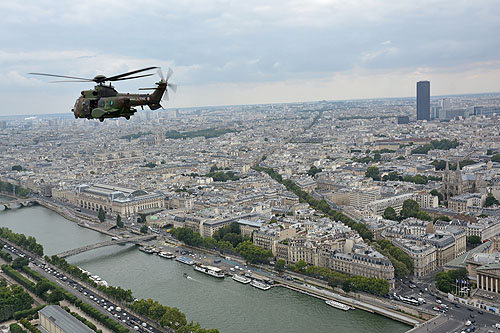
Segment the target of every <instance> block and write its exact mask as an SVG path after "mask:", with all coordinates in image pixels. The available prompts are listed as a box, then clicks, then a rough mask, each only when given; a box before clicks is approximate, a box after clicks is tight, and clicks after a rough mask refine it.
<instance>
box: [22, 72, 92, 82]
mask: <svg viewBox="0 0 500 333" xmlns="http://www.w3.org/2000/svg"><path fill="white" fill-rule="evenodd" d="M28 74H31V75H40V76H52V77H62V78H66V79H76V80H85V81H86V82H88V81H90V82H92V81H93V80H92V79H87V78H85V77H76V76H66V75H56V74H45V73H28Z"/></svg>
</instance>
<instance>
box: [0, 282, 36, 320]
mask: <svg viewBox="0 0 500 333" xmlns="http://www.w3.org/2000/svg"><path fill="white" fill-rule="evenodd" d="M31 304H33V298H31V296H30V295H29V294H28V293H27V292H26V291H24V288H23V287H21V286H19V285H17V284H12V285H10V286H7V282H6V281H5V280H4V279H1V280H0V321H5V320H7V319H9V318H12V317H13V315H14V312H17V311H22V310H27V309H31Z"/></svg>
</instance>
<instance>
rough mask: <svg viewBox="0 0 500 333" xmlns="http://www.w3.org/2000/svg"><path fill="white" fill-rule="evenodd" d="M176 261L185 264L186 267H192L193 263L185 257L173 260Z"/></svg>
mask: <svg viewBox="0 0 500 333" xmlns="http://www.w3.org/2000/svg"><path fill="white" fill-rule="evenodd" d="M175 260H176V261H178V262H180V263H183V264H186V265H194V261H193V260H191V259H188V258H185V257H177V258H175Z"/></svg>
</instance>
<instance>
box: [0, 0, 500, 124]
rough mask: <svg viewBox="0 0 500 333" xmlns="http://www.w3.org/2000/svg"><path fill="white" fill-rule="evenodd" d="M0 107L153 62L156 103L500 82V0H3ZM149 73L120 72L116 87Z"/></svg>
mask: <svg viewBox="0 0 500 333" xmlns="http://www.w3.org/2000/svg"><path fill="white" fill-rule="evenodd" d="M0 12H1V13H2V20H0V31H1V33H0V42H1V45H2V47H1V48H0V100H1V101H2V104H1V106H0V115H7V114H15V113H17V114H35V113H60V112H69V111H70V110H71V107H72V106H73V104H74V101H75V99H76V98H77V97H78V95H79V93H80V91H81V90H83V89H90V88H92V85H89V84H87V83H66V84H51V83H48V82H49V81H51V79H50V78H44V77H33V76H29V75H27V74H26V73H28V72H45V73H54V74H62V75H70V76H78V77H94V76H95V75H97V74H103V75H106V76H112V75H115V74H119V73H122V72H126V71H129V70H133V69H137V68H142V67H147V66H161V67H163V68H164V72H166V68H167V67H171V68H172V69H173V70H174V75H173V76H172V78H171V81H172V82H175V83H177V84H178V85H179V88H178V92H177V94H171V95H170V102H169V103H167V104H166V105H165V106H166V107H168V108H170V107H190V106H204V105H227V104H254V103H271V102H294V101H312V100H322V99H326V100H338V99H353V98H374V97H376V98H381V97H404V96H414V95H415V83H416V81H418V80H430V81H431V94H432V95H442V94H458V93H480V92H497V91H500V89H499V83H500V32H499V31H500V4H499V2H498V0H491V1H490V0H475V1H471V0H449V1H448V0H442V1H430V0H419V1H414V0H408V1H406V0H381V1H376V0H345V1H343V0H307V1H305V0H304V1H274V0H266V1H260V0H252V1H248V0H246V1H214V0H207V1H193V0H177V1H167V0H163V1H162V0H159V1H154V0H141V1H137V0H134V1H128V0H106V1H97V0H85V1H73V0H71V1H51V0H35V1H11V0H0ZM155 80H157V77H156V76H155V77H154V78H153V77H148V78H142V79H138V80H131V81H125V82H116V84H115V87H116V88H117V90H119V91H125V92H127V91H128V92H136V89H137V88H139V87H150V86H152V85H153V84H154V82H155Z"/></svg>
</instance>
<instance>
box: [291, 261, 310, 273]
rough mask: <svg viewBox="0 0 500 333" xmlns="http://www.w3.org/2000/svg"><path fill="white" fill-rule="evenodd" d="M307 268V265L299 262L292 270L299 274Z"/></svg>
mask: <svg viewBox="0 0 500 333" xmlns="http://www.w3.org/2000/svg"><path fill="white" fill-rule="evenodd" d="M306 267H307V263H306V262H305V261H304V260H300V261H298V262H296V263H295V266H294V267H293V270H294V271H296V272H299V273H303V272H304V271H305V269H306Z"/></svg>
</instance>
